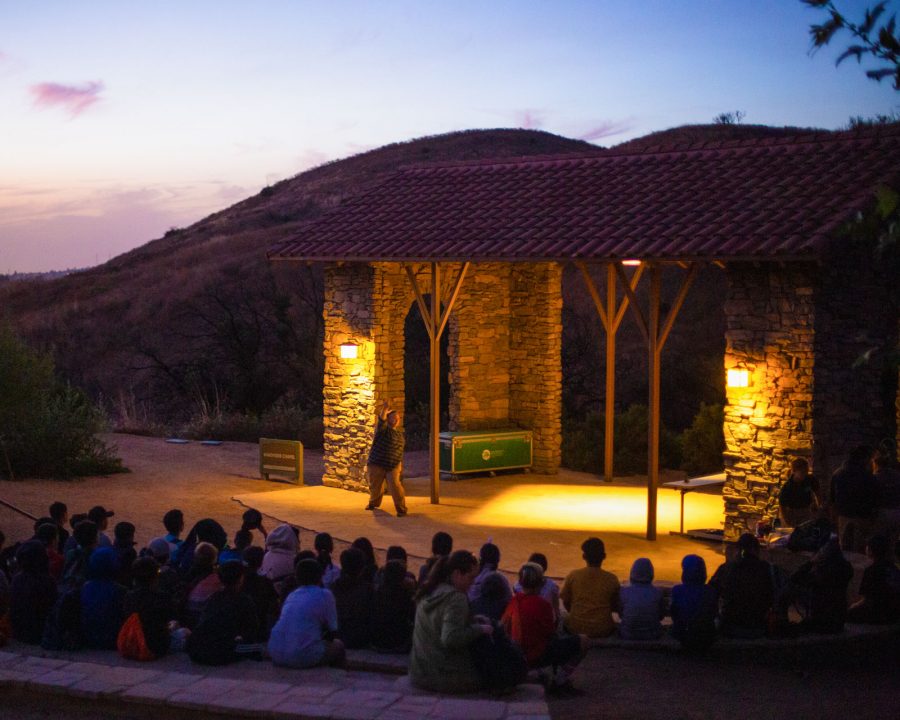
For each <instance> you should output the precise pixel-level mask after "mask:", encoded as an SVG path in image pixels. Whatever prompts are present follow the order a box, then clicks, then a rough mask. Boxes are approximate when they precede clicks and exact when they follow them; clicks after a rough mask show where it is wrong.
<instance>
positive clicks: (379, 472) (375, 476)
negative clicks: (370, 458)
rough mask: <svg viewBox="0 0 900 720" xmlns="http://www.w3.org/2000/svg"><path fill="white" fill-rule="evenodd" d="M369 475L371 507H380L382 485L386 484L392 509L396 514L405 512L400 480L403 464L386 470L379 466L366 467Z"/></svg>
mask: <svg viewBox="0 0 900 720" xmlns="http://www.w3.org/2000/svg"><path fill="white" fill-rule="evenodd" d="M366 471H367V472H368V475H369V504H370V505H371V506H372V507H380V506H381V498H383V497H384V484H385V482H386V483H387V486H388V492H390V493H391V497H392V498H393V499H394V507H395V508H396V510H397V512H398V513H405V512H406V493H405V492H404V490H403V481H402V480H401V479H400V477H401V475H402V473H403V464H402V463H401V464H400V465H398V466H397V467H395V468H391V469H390V470H388V469H387V468H383V467H381V466H380V465H366Z"/></svg>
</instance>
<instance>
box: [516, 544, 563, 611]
mask: <svg viewBox="0 0 900 720" xmlns="http://www.w3.org/2000/svg"><path fill="white" fill-rule="evenodd" d="M528 562H533V563H537V564H538V565H540V566H541V570H542V571H543V573H544V583H543V585H541V589H540V591H539V592H538V595H540V596H541V597H542V598H544V600H546V601H547V602H548V603H550V607H552V608H553V617H554V619H555V620H559V585H557V584H556V583H555V582H553V580H552V579H551V578H548V577H547V567H548V566H549V565H548V563H547V556H546V555H544V553H537V552H536V553H531V556H530V557H529V558H528ZM513 592H514V593H519V592H522V585H521V584H520V583H519V582H516V584H515V585H513Z"/></svg>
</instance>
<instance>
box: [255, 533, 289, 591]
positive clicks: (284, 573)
mask: <svg viewBox="0 0 900 720" xmlns="http://www.w3.org/2000/svg"><path fill="white" fill-rule="evenodd" d="M298 545H299V542H298V541H297V534H296V533H295V532H294V529H293V528H292V527H291V526H290V525H286V524H285V525H279V526H278V527H277V528H275V529H274V530H272V532H270V533H269V536H268V537H267V538H266V555H265V557H264V558H263V563H262V567H260V569H259V574H260V575H264V576H265V577H267V578H269V580H271V581H272V582H278V581H283V580H285V579H286V578H289V577H293V575H294V559H295V558H296V557H297V546H298Z"/></svg>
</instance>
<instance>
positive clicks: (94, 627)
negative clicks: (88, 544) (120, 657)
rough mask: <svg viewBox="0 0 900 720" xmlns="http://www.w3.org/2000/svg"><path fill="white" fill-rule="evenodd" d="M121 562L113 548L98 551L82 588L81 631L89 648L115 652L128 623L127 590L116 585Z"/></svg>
mask: <svg viewBox="0 0 900 720" xmlns="http://www.w3.org/2000/svg"><path fill="white" fill-rule="evenodd" d="M118 570H119V559H118V557H117V554H116V551H115V550H114V549H113V548H111V547H101V548H97V549H96V550H94V552H93V553H92V554H91V559H90V560H89V561H88V569H87V582H86V583H85V584H84V587H82V588H81V630H82V634H83V637H84V643H85V645H86V646H87V647H92V648H100V649H104V650H115V649H116V639H117V638H118V636H119V630H120V629H121V627H122V623H123V622H124V621H125V617H124V605H125V592H126V590H125V588H124V587H123V586H121V585H119V584H118V583H117V582H116V574H117V573H118Z"/></svg>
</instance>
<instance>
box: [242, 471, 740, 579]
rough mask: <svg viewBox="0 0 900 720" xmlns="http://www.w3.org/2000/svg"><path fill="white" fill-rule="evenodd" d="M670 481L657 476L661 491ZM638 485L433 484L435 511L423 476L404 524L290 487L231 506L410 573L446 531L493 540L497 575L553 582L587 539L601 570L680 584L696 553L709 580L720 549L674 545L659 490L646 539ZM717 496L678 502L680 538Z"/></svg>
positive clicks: (674, 505) (572, 475) (319, 492)
mask: <svg viewBox="0 0 900 720" xmlns="http://www.w3.org/2000/svg"><path fill="white" fill-rule="evenodd" d="M674 479H678V478H677V477H676V476H672V477H668V476H665V477H661V478H660V480H661V482H665V481H667V480H674ZM645 483H646V480H645V478H643V477H632V478H622V479H617V480H616V481H615V482H614V483H604V482H602V481H600V480H599V478H597V477H596V476H594V475H588V474H586V473H578V472H574V471H568V470H563V471H561V473H560V474H559V475H558V476H543V475H532V474H503V475H498V476H497V477H493V478H492V477H486V476H478V477H466V478H464V479H459V480H446V479H445V480H443V481H442V482H441V503H440V504H439V505H432V504H431V503H430V502H429V483H428V478H427V477H415V478H408V479H406V481H405V484H406V491H407V503H408V506H409V515H408V516H407V517H405V518H397V517H396V516H395V514H394V509H393V503H392V501H391V498H390V496H389V495H386V496H385V499H384V502H383V503H382V509H380V510H377V511H375V512H367V511H365V510H363V508H364V507H365V505H366V502H367V496H366V495H364V494H362V493H355V492H349V491H346V490H340V489H337V488H329V487H324V486H320V485H319V486H303V487H290V488H287V489H283V490H270V491H268V492H258V493H256V492H255V493H246V494H243V495H236V496H234V497H233V499H234V500H235V501H237V502H239V503H241V504H242V505H245V506H248V507H255V508H257V509H258V510H260V511H261V512H262V513H263V514H264V515H267V516H269V517H271V518H274V519H276V520H279V521H282V522H288V523H292V524H294V525H297V526H300V527H302V528H305V529H308V530H312V531H316V532H321V531H326V532H329V533H331V534H332V535H333V536H334V537H335V539H341V540H346V541H352V540H353V539H354V538H356V537H359V536H361V535H365V536H367V537H368V538H369V539H370V540H371V541H372V543H373V544H374V545H375V546H376V547H378V548H381V549H384V548H387V547H388V546H389V545H403V546H404V547H405V548H406V550H407V552H408V553H409V554H410V555H411V556H414V557H411V558H410V566H411V567H413V568H415V567H417V566H418V565H419V564H420V563H421V558H424V557H427V555H428V554H429V551H430V544H431V536H432V535H433V534H434V533H435V532H437V531H438V530H445V531H447V532H449V533H450V534H451V535H452V536H453V538H454V543H455V544H454V547H455V548H467V549H469V550H472V551H473V552H475V553H477V551H478V548H479V547H480V546H481V544H482V543H484V542H486V541H487V540H488V539H491V540H492V541H493V542H495V543H496V544H497V545H498V546H499V547H500V550H501V553H502V560H501V567H502V569H504V570H508V571H515V570H516V569H517V568H518V567H519V566H520V565H521V564H522V563H523V562H525V561H526V560H527V559H528V556H529V555H530V554H531V553H532V552H543V553H544V554H546V555H547V557H548V559H549V563H550V568H549V571H548V572H549V574H550V575H551V576H556V577H559V576H564V575H565V574H566V573H567V572H568V571H570V570H572V569H575V568H578V567H582V566H583V561H582V559H581V548H580V546H581V543H582V542H583V541H584V539H585V538H587V537H589V536H592V535H595V536H598V537H600V538H602V539H603V541H604V542H605V543H606V552H607V560H606V562H605V563H604V567H605V568H607V569H608V570H610V571H611V572H614V573H615V574H616V575H618V576H619V578H620V579H623V580H627V578H628V574H629V571H630V569H631V563H632V562H633V561H634V560H635V558H638V557H649V558H650V559H651V560H652V561H653V564H654V566H655V567H656V577H657V579H658V580H660V581H663V582H679V581H680V577H681V558H682V557H683V556H684V555H686V554H688V553H695V554H697V555H700V556H701V557H703V558H704V559H705V560H706V564H707V569H708V571H709V573H710V575H711V574H712V573H713V572H714V571H715V569H716V567H718V565H719V564H720V563H721V562H722V561H723V556H722V552H721V548H720V546H718V545H714V544H711V543H704V542H698V541H695V540H689V539H687V538H683V537H678V536H673V535H670V534H669V531H670V530H675V531H677V530H678V523H679V502H680V497H679V496H680V493H679V492H678V491H676V490H671V489H668V488H660V490H659V494H658V499H659V502H658V521H657V522H658V539H657V541H656V542H650V541H647V540H646V539H645V538H644V533H645V527H646V513H647V491H646V485H645ZM722 511H723V507H722V495H721V488H712V489H711V490H709V491H700V492H691V493H689V494H688V495H687V496H686V497H685V521H684V526H685V528H686V529H690V528H716V527H721V525H722V520H723V514H722Z"/></svg>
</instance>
